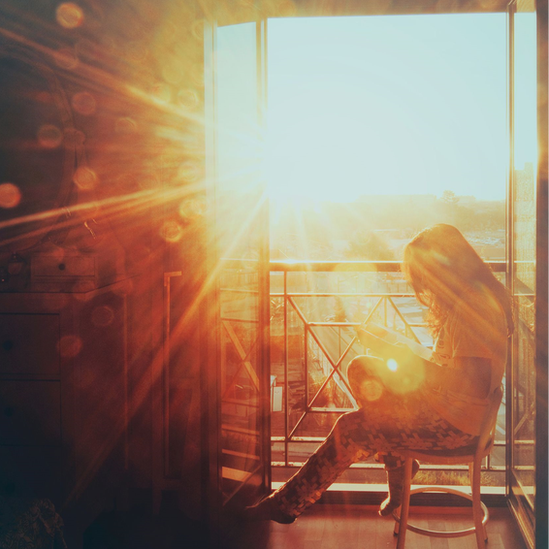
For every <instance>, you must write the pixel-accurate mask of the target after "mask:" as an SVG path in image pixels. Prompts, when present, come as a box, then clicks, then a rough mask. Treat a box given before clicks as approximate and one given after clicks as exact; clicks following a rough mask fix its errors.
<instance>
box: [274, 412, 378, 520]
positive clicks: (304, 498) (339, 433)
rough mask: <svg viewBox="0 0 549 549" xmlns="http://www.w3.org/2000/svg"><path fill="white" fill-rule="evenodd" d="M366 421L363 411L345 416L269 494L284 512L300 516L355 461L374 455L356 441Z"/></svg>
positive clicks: (361, 434) (360, 436) (360, 435)
mask: <svg viewBox="0 0 549 549" xmlns="http://www.w3.org/2000/svg"><path fill="white" fill-rule="evenodd" d="M364 422H365V418H364V414H363V412H362V410H357V411H354V412H349V413H347V414H344V415H342V416H341V417H340V418H339V419H338V420H337V422H336V424H335V425H334V427H333V429H332V431H331V433H330V434H329V435H328V437H327V438H326V440H325V441H324V442H323V443H322V444H321V445H320V446H319V447H318V449H317V450H316V451H315V453H314V454H313V455H312V456H311V457H310V458H309V459H308V460H307V462H306V463H305V464H304V465H303V466H302V467H301V468H300V469H299V470H298V471H297V473H295V475H294V476H293V477H292V478H290V480H288V481H287V482H286V483H285V484H284V485H283V486H282V487H280V488H279V489H278V490H277V491H276V492H274V494H272V496H270V497H271V498H272V499H273V500H274V503H275V504H276V507H277V508H278V509H279V510H280V511H281V512H282V513H283V514H284V515H287V516H289V517H297V516H299V515H300V514H301V513H303V511H305V509H307V507H309V506H311V505H312V504H313V503H315V502H316V501H317V500H318V499H319V498H320V496H321V495H322V494H323V493H324V492H325V491H326V489H327V488H328V486H330V484H332V483H333V482H334V481H335V480H336V479H337V477H339V475H341V473H343V472H344V471H345V470H346V469H347V468H348V467H349V466H350V465H351V464H352V463H355V462H357V461H362V460H365V459H366V458H368V457H369V456H370V455H371V454H372V452H371V451H368V450H367V449H366V448H364V446H363V445H358V444H357V443H356V441H357V440H361V439H363V438H364V435H363V430H364V427H363V424H364Z"/></svg>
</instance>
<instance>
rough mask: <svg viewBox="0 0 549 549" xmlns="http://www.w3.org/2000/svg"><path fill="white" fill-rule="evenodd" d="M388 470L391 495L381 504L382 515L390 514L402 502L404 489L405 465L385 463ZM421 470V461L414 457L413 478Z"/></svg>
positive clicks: (380, 511) (380, 512)
mask: <svg viewBox="0 0 549 549" xmlns="http://www.w3.org/2000/svg"><path fill="white" fill-rule="evenodd" d="M385 471H386V472H387V484H388V486H389V495H388V497H387V498H386V499H385V500H384V501H383V502H382V504H381V505H380V506H379V511H378V512H379V514H380V515H381V516H382V517H386V516H387V515H390V514H391V513H392V512H393V511H394V510H395V509H397V508H398V507H400V506H401V504H402V490H403V489H404V465H400V466H398V467H389V466H388V465H387V464H385ZM418 471H419V462H418V461H417V460H416V459H414V461H413V462H412V478H414V477H415V476H416V474H417V472H418Z"/></svg>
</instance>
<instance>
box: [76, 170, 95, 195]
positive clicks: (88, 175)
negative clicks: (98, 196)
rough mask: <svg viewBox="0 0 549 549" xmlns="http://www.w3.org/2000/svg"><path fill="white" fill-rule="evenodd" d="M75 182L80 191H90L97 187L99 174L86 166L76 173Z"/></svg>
mask: <svg viewBox="0 0 549 549" xmlns="http://www.w3.org/2000/svg"><path fill="white" fill-rule="evenodd" d="M73 181H74V182H75V184H76V185H77V187H78V188H79V189H82V190H83V191H90V190H92V189H94V188H95V186H96V185H97V181H98V178H97V174H96V173H95V172H94V171H93V170H92V169H91V168H88V167H86V166H81V167H80V168H78V169H77V170H76V171H75V172H74V177H73Z"/></svg>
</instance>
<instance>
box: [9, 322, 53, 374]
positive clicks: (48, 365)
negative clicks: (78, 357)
mask: <svg viewBox="0 0 549 549" xmlns="http://www.w3.org/2000/svg"><path fill="white" fill-rule="evenodd" d="M58 348H59V315H58V314H44V315H38V314H6V313H4V314H0V373H7V374H46V375H47V374H54V375H55V374H58V373H59V351H58Z"/></svg>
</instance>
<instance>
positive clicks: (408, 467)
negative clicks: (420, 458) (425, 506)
mask: <svg viewBox="0 0 549 549" xmlns="http://www.w3.org/2000/svg"><path fill="white" fill-rule="evenodd" d="M412 462H413V459H412V458H406V462H405V464H404V487H403V489H402V505H401V507H400V524H399V526H398V541H397V546H396V549H404V543H405V542H406V530H407V529H408V515H409V512H410V489H411V486H410V485H411V484H412ZM395 531H396V529H395Z"/></svg>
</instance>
